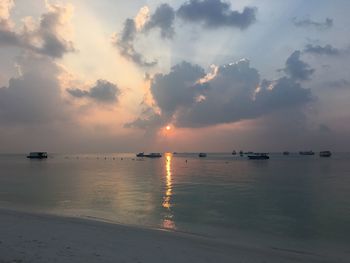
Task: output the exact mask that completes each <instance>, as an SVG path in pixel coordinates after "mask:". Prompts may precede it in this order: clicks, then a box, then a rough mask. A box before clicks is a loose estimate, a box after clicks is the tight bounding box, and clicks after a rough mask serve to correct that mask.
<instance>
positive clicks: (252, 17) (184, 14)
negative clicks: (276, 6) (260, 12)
mask: <svg viewBox="0 0 350 263" xmlns="http://www.w3.org/2000/svg"><path fill="white" fill-rule="evenodd" d="M256 10H257V9H256V8H255V7H245V8H244V9H243V11H242V12H238V11H233V10H231V5H230V4H229V3H227V2H222V1H221V0H190V1H188V2H186V3H184V4H183V5H182V6H180V8H179V9H178V11H177V16H178V17H180V18H181V19H183V20H185V21H189V22H199V23H203V24H204V25H205V26H207V27H210V28H216V27H221V26H228V27H238V28H240V29H246V28H247V27H249V26H250V25H251V24H253V23H254V22H255V21H256Z"/></svg>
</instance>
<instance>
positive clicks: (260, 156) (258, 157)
mask: <svg viewBox="0 0 350 263" xmlns="http://www.w3.org/2000/svg"><path fill="white" fill-rule="evenodd" d="M248 158H249V159H250V160H267V159H270V157H269V155H268V153H253V154H250V155H248Z"/></svg>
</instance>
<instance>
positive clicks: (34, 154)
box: [27, 152, 47, 159]
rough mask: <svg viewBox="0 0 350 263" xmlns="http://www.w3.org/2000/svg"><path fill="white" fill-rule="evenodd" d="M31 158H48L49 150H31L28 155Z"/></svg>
mask: <svg viewBox="0 0 350 263" xmlns="http://www.w3.org/2000/svg"><path fill="white" fill-rule="evenodd" d="M27 158H29V159H46V158H47V152H30V153H29V155H28V156H27Z"/></svg>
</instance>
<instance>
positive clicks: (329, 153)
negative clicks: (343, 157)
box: [320, 151, 332, 157]
mask: <svg viewBox="0 0 350 263" xmlns="http://www.w3.org/2000/svg"><path fill="white" fill-rule="evenodd" d="M331 156H332V153H331V152H330V151H321V152H320V157H331Z"/></svg>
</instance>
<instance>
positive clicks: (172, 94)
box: [151, 62, 205, 113]
mask: <svg viewBox="0 0 350 263" xmlns="http://www.w3.org/2000/svg"><path fill="white" fill-rule="evenodd" d="M204 76H205V71H204V70H203V69H202V68H201V67H199V66H197V65H192V64H190V63H188V62H182V63H181V64H178V65H176V66H174V67H172V68H171V71H170V73H169V74H165V75H163V74H157V75H155V77H154V78H153V80H152V84H151V92H152V95H153V97H154V99H155V100H156V101H157V104H158V106H159V107H160V108H161V109H162V111H163V112H167V113H173V112H174V111H175V110H176V108H177V107H179V106H188V105H191V104H192V103H193V101H194V99H195V96H196V94H197V93H198V92H201V90H198V86H197V85H196V81H197V80H198V79H200V78H202V77H204Z"/></svg>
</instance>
